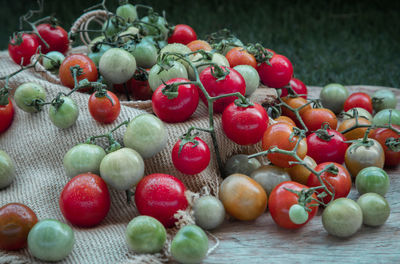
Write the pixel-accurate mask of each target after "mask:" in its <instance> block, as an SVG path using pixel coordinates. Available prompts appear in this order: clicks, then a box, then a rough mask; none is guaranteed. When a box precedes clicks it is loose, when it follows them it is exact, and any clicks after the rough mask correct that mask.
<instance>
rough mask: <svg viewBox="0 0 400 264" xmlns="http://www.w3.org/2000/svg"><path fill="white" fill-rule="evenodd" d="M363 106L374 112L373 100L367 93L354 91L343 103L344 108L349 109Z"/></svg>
mask: <svg viewBox="0 0 400 264" xmlns="http://www.w3.org/2000/svg"><path fill="white" fill-rule="evenodd" d="M355 107H361V108H364V109H365V110H367V111H368V112H369V113H370V114H372V109H373V108H372V100H371V97H370V96H369V95H368V94H366V93H353V94H351V95H350V96H349V97H348V98H347V99H346V101H345V102H344V105H343V110H344V111H348V110H350V109H351V108H355Z"/></svg>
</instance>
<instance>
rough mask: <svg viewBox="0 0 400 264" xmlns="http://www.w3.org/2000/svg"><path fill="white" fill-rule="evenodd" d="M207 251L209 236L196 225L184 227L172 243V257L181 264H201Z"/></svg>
mask: <svg viewBox="0 0 400 264" xmlns="http://www.w3.org/2000/svg"><path fill="white" fill-rule="evenodd" d="M207 251H208V238H207V235H206V234H205V233H204V231H203V230H202V229H201V228H200V227H198V226H196V225H187V226H184V227H182V228H181V229H180V230H179V231H178V233H177V234H176V235H175V237H174V239H173V240H172V243H171V254H172V257H173V258H174V259H175V260H177V261H178V262H180V263H200V262H201V260H203V259H204V258H205V257H206V255H207Z"/></svg>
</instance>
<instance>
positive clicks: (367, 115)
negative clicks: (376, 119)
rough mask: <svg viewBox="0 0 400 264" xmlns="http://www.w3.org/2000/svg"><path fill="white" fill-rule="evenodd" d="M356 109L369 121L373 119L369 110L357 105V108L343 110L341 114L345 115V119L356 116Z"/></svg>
mask: <svg viewBox="0 0 400 264" xmlns="http://www.w3.org/2000/svg"><path fill="white" fill-rule="evenodd" d="M354 109H356V110H357V114H358V117H359V118H360V117H362V118H365V119H367V120H369V121H372V115H371V114H370V113H369V112H368V111H367V110H365V109H364V108H361V107H355V108H352V109H349V110H348V111H347V112H342V113H341V115H342V116H343V120H346V119H351V118H354V116H355V113H354Z"/></svg>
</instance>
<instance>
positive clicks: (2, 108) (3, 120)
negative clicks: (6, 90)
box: [0, 98, 14, 134]
mask: <svg viewBox="0 0 400 264" xmlns="http://www.w3.org/2000/svg"><path fill="white" fill-rule="evenodd" d="M13 119H14V106H13V104H12V102H11V99H10V98H8V104H6V105H0V134H1V133H3V132H5V131H6V130H7V129H8V128H9V127H10V126H11V124H12V121H13Z"/></svg>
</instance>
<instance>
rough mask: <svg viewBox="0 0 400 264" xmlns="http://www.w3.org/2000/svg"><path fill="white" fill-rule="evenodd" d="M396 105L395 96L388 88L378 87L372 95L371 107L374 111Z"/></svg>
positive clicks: (391, 107)
mask: <svg viewBox="0 0 400 264" xmlns="http://www.w3.org/2000/svg"><path fill="white" fill-rule="evenodd" d="M396 105H397V99H396V96H395V95H394V93H393V92H392V91H391V90H389V89H379V90H377V91H376V92H375V93H374V94H373V95H372V107H373V108H374V110H375V112H376V113H377V112H379V111H381V110H383V109H394V108H396Z"/></svg>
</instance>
